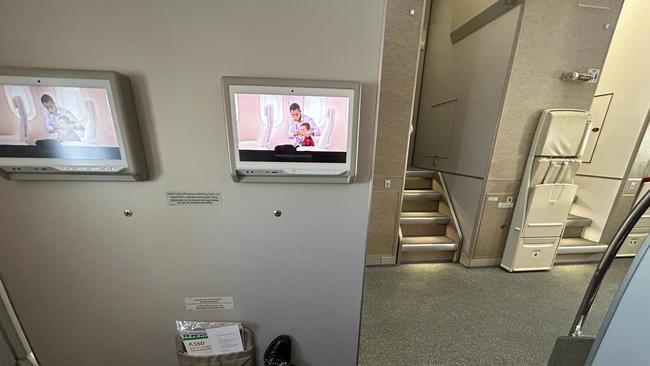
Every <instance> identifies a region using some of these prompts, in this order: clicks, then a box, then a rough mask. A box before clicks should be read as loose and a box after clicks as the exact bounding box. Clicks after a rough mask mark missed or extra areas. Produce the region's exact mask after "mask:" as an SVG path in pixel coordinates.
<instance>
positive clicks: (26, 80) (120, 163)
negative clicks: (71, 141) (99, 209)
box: [0, 75, 129, 169]
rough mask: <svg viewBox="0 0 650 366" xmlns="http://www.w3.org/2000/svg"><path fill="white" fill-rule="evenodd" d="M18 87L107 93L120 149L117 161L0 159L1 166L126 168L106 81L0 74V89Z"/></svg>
mask: <svg viewBox="0 0 650 366" xmlns="http://www.w3.org/2000/svg"><path fill="white" fill-rule="evenodd" d="M4 85H19V86H35V87H64V88H65V87H73V88H99V89H104V90H106V95H107V98H108V105H109V108H110V111H111V115H112V118H113V127H114V128H115V135H116V137H117V142H118V145H119V146H118V147H119V150H120V159H108V160H107V159H61V158H14V157H0V166H2V167H41V166H42V167H53V168H63V167H76V166H103V167H114V168H118V169H124V168H128V167H129V164H128V160H127V159H128V157H127V151H126V144H125V140H124V131H122V127H121V126H122V124H123V122H124V121H121V120H120V118H121V114H120V111H119V105H118V103H117V99H116V97H115V92H114V90H113V85H112V84H111V81H110V80H108V79H94V78H71V77H53V76H15V75H0V86H4Z"/></svg>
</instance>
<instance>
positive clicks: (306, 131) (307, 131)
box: [300, 122, 316, 146]
mask: <svg viewBox="0 0 650 366" xmlns="http://www.w3.org/2000/svg"><path fill="white" fill-rule="evenodd" d="M311 135H312V129H311V126H310V125H309V123H307V122H303V123H301V124H300V138H301V140H302V141H300V146H316V145H315V144H314V139H313V138H311Z"/></svg>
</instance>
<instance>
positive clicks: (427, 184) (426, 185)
mask: <svg viewBox="0 0 650 366" xmlns="http://www.w3.org/2000/svg"><path fill="white" fill-rule="evenodd" d="M432 184H433V180H432V179H431V178H419V177H407V178H406V182H405V183H404V187H405V189H431V185H432Z"/></svg>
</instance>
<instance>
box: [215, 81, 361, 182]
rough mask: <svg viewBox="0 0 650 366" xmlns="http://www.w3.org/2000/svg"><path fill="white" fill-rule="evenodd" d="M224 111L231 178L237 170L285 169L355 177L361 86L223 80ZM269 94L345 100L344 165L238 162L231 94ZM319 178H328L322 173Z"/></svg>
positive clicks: (310, 82) (305, 82) (311, 82)
mask: <svg viewBox="0 0 650 366" xmlns="http://www.w3.org/2000/svg"><path fill="white" fill-rule="evenodd" d="M222 81H223V87H224V107H225V116H226V127H227V130H228V131H227V132H228V147H229V149H230V151H229V156H230V163H231V174H232V175H233V176H235V175H236V174H237V170H241V169H252V170H256V169H257V170H267V169H273V170H276V169H277V170H285V171H286V170H289V169H318V170H322V171H324V172H325V171H327V170H336V171H338V172H340V171H347V172H348V174H349V175H350V176H354V174H355V173H356V159H357V143H358V125H359V106H360V103H359V99H360V92H361V86H360V84H359V83H357V82H350V81H322V80H296V79H269V78H260V79H256V78H242V77H224V78H223V79H222ZM236 93H240V94H273V95H298V96H337V97H347V98H349V99H348V126H347V127H348V135H347V151H346V161H345V163H318V162H267V161H241V160H240V159H239V141H238V136H237V118H236V108H235V94H236ZM323 175H328V174H327V173H323Z"/></svg>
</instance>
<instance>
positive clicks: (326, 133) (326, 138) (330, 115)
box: [318, 108, 336, 149]
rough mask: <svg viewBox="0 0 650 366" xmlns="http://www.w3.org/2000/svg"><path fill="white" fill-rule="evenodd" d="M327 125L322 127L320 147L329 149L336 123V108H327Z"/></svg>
mask: <svg viewBox="0 0 650 366" xmlns="http://www.w3.org/2000/svg"><path fill="white" fill-rule="evenodd" d="M326 116H327V117H326V119H325V124H324V126H323V127H321V135H320V138H319V140H318V147H320V148H321V149H327V148H328V147H329V146H330V143H331V140H332V132H333V131H334V122H335V121H336V111H335V110H334V108H327V113H326Z"/></svg>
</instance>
